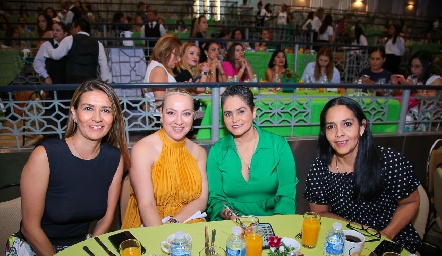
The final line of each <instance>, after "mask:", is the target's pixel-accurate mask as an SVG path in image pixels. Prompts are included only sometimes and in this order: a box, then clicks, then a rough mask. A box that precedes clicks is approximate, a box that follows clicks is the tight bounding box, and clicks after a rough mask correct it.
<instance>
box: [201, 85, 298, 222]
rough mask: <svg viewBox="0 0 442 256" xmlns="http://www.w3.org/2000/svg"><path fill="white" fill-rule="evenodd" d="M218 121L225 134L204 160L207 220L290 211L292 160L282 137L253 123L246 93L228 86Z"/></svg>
mask: <svg viewBox="0 0 442 256" xmlns="http://www.w3.org/2000/svg"><path fill="white" fill-rule="evenodd" d="M221 106H222V110H223V112H222V114H223V118H224V123H225V125H226V127H227V129H228V130H229V131H230V134H229V135H227V136H225V137H224V138H222V139H220V140H219V141H218V142H217V143H215V145H213V146H212V147H211V149H210V152H209V156H208V159H207V176H208V181H209V200H208V206H207V213H208V214H209V217H210V219H211V220H222V219H232V218H235V217H236V216H235V214H233V213H232V212H231V211H229V210H228V209H227V208H226V207H225V206H224V205H223V202H225V203H226V204H227V206H229V207H230V208H231V209H233V211H235V212H236V213H237V214H238V215H255V216H268V215H273V214H295V210H296V199H295V198H296V184H297V183H298V179H297V178H296V168H295V160H294V158H293V154H292V151H291V149H290V146H289V144H288V142H287V140H286V139H285V138H283V137H281V136H279V135H275V134H273V133H270V132H267V131H265V130H262V129H260V128H259V127H258V126H256V125H253V119H254V118H255V117H256V107H255V104H254V103H253V94H252V92H251V91H250V90H249V89H248V88H247V87H244V86H241V85H232V86H230V87H228V88H227V89H226V90H225V92H224V93H223V95H222V96H221Z"/></svg>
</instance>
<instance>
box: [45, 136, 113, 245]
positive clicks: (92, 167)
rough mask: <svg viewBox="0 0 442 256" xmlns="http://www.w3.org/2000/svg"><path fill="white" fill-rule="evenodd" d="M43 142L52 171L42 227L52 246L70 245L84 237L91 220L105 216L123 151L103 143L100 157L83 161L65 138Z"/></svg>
mask: <svg viewBox="0 0 442 256" xmlns="http://www.w3.org/2000/svg"><path fill="white" fill-rule="evenodd" d="M42 145H43V147H44V148H45V150H46V154H47V157H48V160H49V170H50V174H49V184H48V189H47V192H46V199H45V208H44V212H43V217H42V219H41V228H42V229H43V231H44V232H45V234H46V236H47V237H48V238H49V240H50V241H51V243H52V244H53V245H63V246H65V245H67V246H70V245H72V244H75V243H77V242H80V241H82V240H84V239H85V235H86V234H87V232H88V229H89V225H90V224H91V222H92V221H95V220H99V219H101V218H102V217H103V216H104V215H105V213H106V210H107V199H108V190H109V186H110V185H111V183H112V180H113V177H114V175H115V173H116V170H117V168H118V164H119V162H120V151H119V150H118V149H117V148H116V147H113V146H110V145H108V144H102V145H101V150H100V153H99V154H98V156H97V157H95V158H94V159H91V160H83V159H80V158H77V157H76V156H74V155H73V154H72V153H71V151H70V150H69V147H68V145H67V144H66V141H65V140H64V139H62V140H61V139H48V140H46V141H44V142H43V143H42Z"/></svg>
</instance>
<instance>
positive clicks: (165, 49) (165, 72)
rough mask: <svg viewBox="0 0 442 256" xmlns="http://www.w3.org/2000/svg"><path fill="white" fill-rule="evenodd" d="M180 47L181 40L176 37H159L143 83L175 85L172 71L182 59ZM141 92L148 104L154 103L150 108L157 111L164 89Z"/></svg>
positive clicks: (169, 35) (150, 89)
mask: <svg viewBox="0 0 442 256" xmlns="http://www.w3.org/2000/svg"><path fill="white" fill-rule="evenodd" d="M181 47H182V45H181V40H180V39H179V38H178V37H177V36H176V35H173V34H165V35H164V36H162V37H160V39H159V40H158V41H157V43H156V44H155V47H154V48H153V51H152V55H151V56H150V60H149V63H148V65H147V69H146V75H145V77H144V80H143V82H144V83H176V80H175V77H174V75H173V69H174V68H175V66H176V64H177V63H178V62H179V61H180V59H181V57H183V56H182V55H181ZM143 92H144V95H145V96H146V97H147V98H148V100H149V102H150V103H153V102H155V104H154V105H153V106H152V108H154V109H158V108H159V106H160V105H161V99H162V98H163V97H164V95H165V94H166V88H144V89H143Z"/></svg>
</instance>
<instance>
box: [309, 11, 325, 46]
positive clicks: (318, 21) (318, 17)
mask: <svg viewBox="0 0 442 256" xmlns="http://www.w3.org/2000/svg"><path fill="white" fill-rule="evenodd" d="M324 13H325V10H324V8H322V7H319V8H318V9H317V10H316V12H315V16H314V17H313V20H312V29H313V30H314V31H316V32H318V30H319V28H320V27H321V25H322V20H323V19H324ZM315 40H316V39H315Z"/></svg>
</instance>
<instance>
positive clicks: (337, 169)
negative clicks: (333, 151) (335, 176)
mask: <svg viewBox="0 0 442 256" xmlns="http://www.w3.org/2000/svg"><path fill="white" fill-rule="evenodd" d="M335 157H336V171H338V173H341V172H340V171H339V166H338V157H337V156H335Z"/></svg>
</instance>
